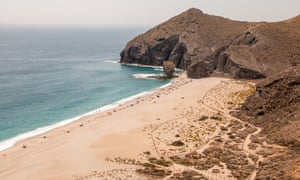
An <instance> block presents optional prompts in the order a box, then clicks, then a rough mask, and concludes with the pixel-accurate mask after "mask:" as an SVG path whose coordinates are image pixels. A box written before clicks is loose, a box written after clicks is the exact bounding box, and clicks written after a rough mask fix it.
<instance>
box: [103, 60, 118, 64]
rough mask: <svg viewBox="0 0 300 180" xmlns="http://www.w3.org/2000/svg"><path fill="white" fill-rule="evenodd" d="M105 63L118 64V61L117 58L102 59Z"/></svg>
mask: <svg viewBox="0 0 300 180" xmlns="http://www.w3.org/2000/svg"><path fill="white" fill-rule="evenodd" d="M104 62H106V63H113V64H118V63H119V62H120V61H119V60H106V61H104Z"/></svg>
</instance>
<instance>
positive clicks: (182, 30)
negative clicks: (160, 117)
mask: <svg viewBox="0 0 300 180" xmlns="http://www.w3.org/2000/svg"><path fill="white" fill-rule="evenodd" d="M299 29H300V16H297V17H295V18H292V19H289V20H286V21H282V22H276V23H266V22H260V23H250V22H239V21H232V20H229V19H225V18H222V17H218V16H212V15H207V14H204V13H203V12H201V11H200V10H198V9H195V8H193V9H189V10H188V11H186V12H183V13H182V14H180V15H178V16H175V17H173V18H171V19H170V20H168V21H166V22H165V23H162V24H160V25H158V26H156V27H154V28H153V29H151V30H149V31H148V32H146V33H144V34H142V35H140V36H137V37H136V38H134V39H133V40H131V41H130V42H128V44H127V45H126V47H125V48H124V50H123V51H122V52H121V63H136V64H145V65H155V66H161V65H162V62H163V61H166V60H169V61H173V62H174V64H175V65H176V67H178V68H182V69H186V70H187V74H188V75H189V77H192V78H201V77H206V76H210V75H212V74H219V75H220V74H221V75H228V76H231V77H233V78H247V79H248V78H250V79H253V78H263V77H266V76H268V75H270V74H274V73H275V72H278V71H279V70H281V69H283V68H288V67H290V66H292V65H296V64H300V31H299Z"/></svg>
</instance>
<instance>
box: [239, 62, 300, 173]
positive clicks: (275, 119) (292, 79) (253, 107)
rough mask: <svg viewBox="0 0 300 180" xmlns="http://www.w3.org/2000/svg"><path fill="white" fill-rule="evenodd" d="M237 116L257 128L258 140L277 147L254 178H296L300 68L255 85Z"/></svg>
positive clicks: (299, 149)
mask: <svg viewBox="0 0 300 180" xmlns="http://www.w3.org/2000/svg"><path fill="white" fill-rule="evenodd" d="M238 117H239V118H241V119H242V120H245V121H248V122H250V123H251V124H254V125H255V126H259V127H261V128H262V132H261V133H260V134H259V136H260V137H262V139H261V140H262V141H266V142H268V143H269V144H273V145H274V144H275V145H280V146H281V147H280V148H279V149H276V148H275V149H274V148H273V149H272V148H271V149H272V151H271V154H272V155H271V156H266V157H264V160H263V162H262V163H260V166H259V171H258V173H257V177H256V178H257V179H265V177H266V176H269V177H274V178H275V179H300V164H299V162H300V131H299V128H300V65H298V66H295V67H292V68H289V69H287V70H285V71H282V72H280V73H278V74H275V75H272V76H270V77H268V78H266V79H265V80H263V81H261V82H260V83H258V84H257V85H256V92H255V93H254V94H253V95H251V96H249V97H248V98H247V100H246V102H245V104H244V105H243V106H242V109H241V111H240V112H239V115H238ZM273 147H274V146H273ZM271 179H272V178H271Z"/></svg>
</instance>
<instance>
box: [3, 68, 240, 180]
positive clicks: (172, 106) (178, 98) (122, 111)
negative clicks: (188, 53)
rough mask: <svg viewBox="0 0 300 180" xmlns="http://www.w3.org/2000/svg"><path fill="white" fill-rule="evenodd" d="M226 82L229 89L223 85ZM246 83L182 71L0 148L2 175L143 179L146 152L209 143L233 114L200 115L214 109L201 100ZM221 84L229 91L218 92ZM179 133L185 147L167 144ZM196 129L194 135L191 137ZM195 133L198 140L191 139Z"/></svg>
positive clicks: (154, 153)
mask: <svg viewBox="0 0 300 180" xmlns="http://www.w3.org/2000/svg"><path fill="white" fill-rule="evenodd" d="M227 86H229V87H232V90H231V89H229V90H226V87H227ZM244 87H245V86H244V85H243V84H242V83H240V84H238V83H234V82H231V80H229V79H225V78H212V77H210V78H204V79H197V80H194V79H193V80H192V79H188V78H186V75H185V74H183V75H181V76H180V77H178V78H177V79H175V80H174V81H173V82H172V83H171V84H170V85H168V86H166V87H163V88H160V89H157V90H155V91H153V92H152V93H151V94H146V95H143V96H140V97H136V98H135V99H132V100H131V101H127V102H125V103H124V104H121V105H119V106H117V107H115V108H112V109H110V110H107V111H104V112H99V113H95V114H92V115H89V116H85V117H82V118H80V119H79V120H77V121H74V122H73V123H70V124H67V125H65V126H62V127H59V128H55V129H53V130H51V131H48V132H46V133H44V134H42V135H38V136H35V137H32V138H29V139H26V140H23V141H21V142H18V143H17V144H16V145H14V146H13V147H11V148H9V149H6V150H4V151H2V152H0V178H1V179H71V178H74V179H93V178H95V177H98V178H99V177H101V178H104V179H116V178H121V179H122V178H123V179H124V178H125V179H126V178H131V179H134V178H136V179H144V178H145V177H147V176H144V175H141V174H137V173H136V169H138V168H139V167H140V163H144V162H147V159H148V158H149V156H151V157H155V158H159V157H168V156H171V155H172V154H178V153H179V154H183V153H189V152H191V150H193V149H194V148H195V146H197V147H202V149H203V148H206V147H209V144H208V143H210V142H211V140H213V139H214V138H215V136H216V135H218V133H219V130H218V129H219V128H220V126H223V125H224V126H225V125H226V124H228V123H230V121H231V120H230V119H229V118H225V119H224V120H222V121H220V120H215V119H213V118H210V120H209V121H198V119H199V117H201V116H203V115H208V116H209V117H214V116H216V115H215V113H216V111H215V110H213V109H211V108H209V106H203V105H202V101H203V102H205V103H218V101H223V100H224V99H225V100H226V99H228V97H227V96H228V93H232V92H235V91H240V90H242V89H243V88H244ZM223 90H225V92H224V93H227V95H226V94H222V92H221V91H223ZM219 92H221V94H219V95H218V94H216V95H214V93H219ZM208 95H209V96H208ZM224 117H225V116H224ZM199 123H200V124H199ZM195 127H198V128H196V129H195ZM178 133H179V134H180V138H182V139H183V140H184V142H185V143H186V145H185V146H183V147H175V146H172V145H171V144H172V141H173V140H174V138H175V137H176V136H177V134H178ZM195 133H196V134H198V135H197V137H191V134H195ZM175 135H176V136H175ZM192 136H194V135H192ZM191 138H192V139H191ZM194 138H197V139H198V138H200V139H202V140H201V141H198V142H199V143H196V144H195V141H194ZM200 139H199V140H200ZM172 149H173V150H172ZM132 162H135V163H132ZM171 168H173V171H174V173H175V172H177V171H181V170H182V167H181V166H177V165H176V166H174V167H173V166H172V167H171ZM204 173H210V171H207V172H206V171H205V172H204ZM228 174H230V173H228V172H227V171H226V172H225V175H228ZM145 179H147V178H145Z"/></svg>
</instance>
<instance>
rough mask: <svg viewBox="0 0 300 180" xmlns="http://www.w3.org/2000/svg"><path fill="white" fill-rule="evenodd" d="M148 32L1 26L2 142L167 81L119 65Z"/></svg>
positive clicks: (147, 71) (146, 70)
mask: <svg viewBox="0 0 300 180" xmlns="http://www.w3.org/2000/svg"><path fill="white" fill-rule="evenodd" d="M143 30H144V29H142V28H131V29H130V28H123V29H120V28H118V29H112V28H93V29H92V28H8V27H2V28H0V142H1V141H2V142H3V141H4V140H7V139H10V138H13V137H16V136H17V135H22V134H23V133H25V132H29V131H33V130H36V129H37V128H39V127H44V126H48V125H51V124H54V123H57V122H60V121H63V120H66V119H70V118H73V117H76V116H80V115H82V114H84V113H87V112H90V111H92V110H95V109H98V108H100V107H102V106H105V105H108V104H111V103H113V102H116V101H118V100H120V99H124V98H126V97H129V96H132V95H135V94H138V93H141V92H144V91H149V90H153V89H155V88H157V87H160V86H162V85H164V84H166V83H168V81H164V80H144V79H135V78H134V77H133V75H134V74H153V73H161V72H160V71H157V70H155V69H153V68H149V67H134V66H125V65H120V64H118V63H115V62H116V61H118V59H119V53H120V51H121V50H122V48H123V47H125V45H126V42H127V41H128V40H130V39H132V38H133V37H134V36H135V35H137V34H139V33H142V32H143ZM19 137H20V136H19ZM17 140H18V138H17V139H13V140H12V139H11V141H17ZM6 143H7V142H6ZM0 146H1V143H0ZM2 146H5V145H4V144H3V143H2ZM0 148H1V147H0Z"/></svg>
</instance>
